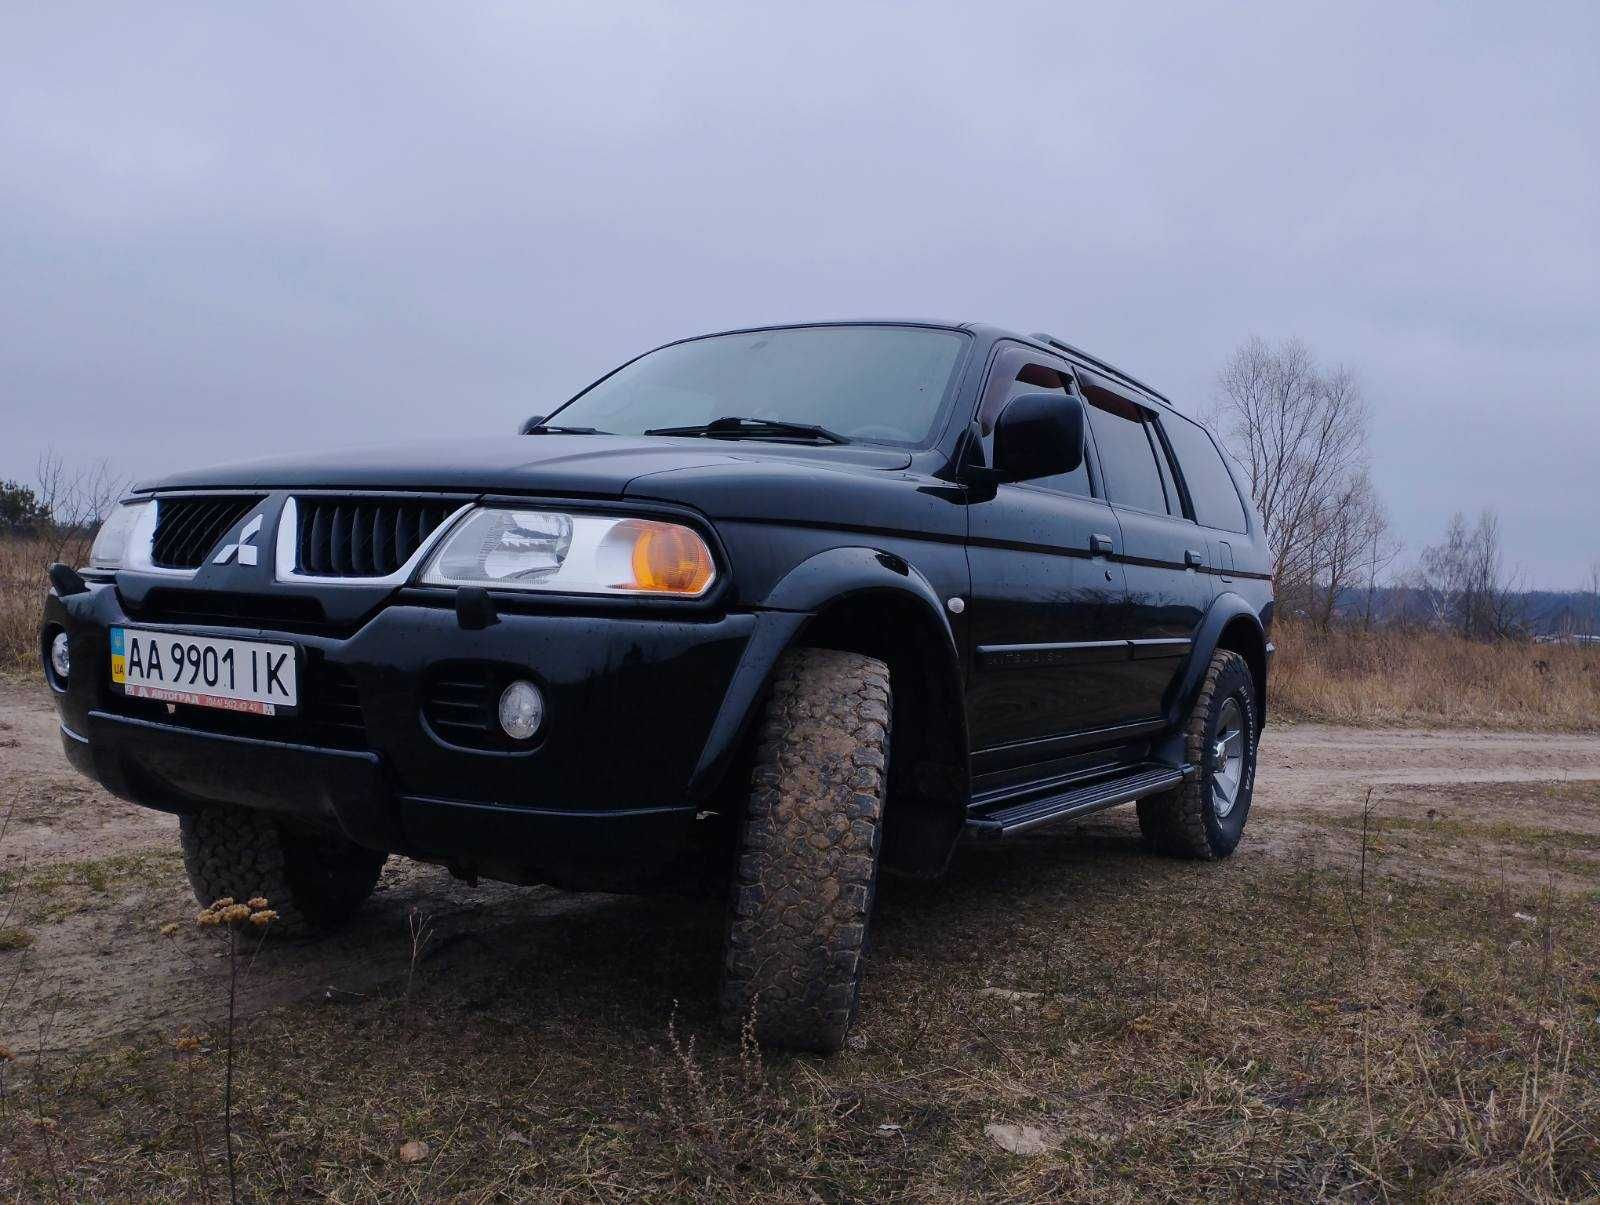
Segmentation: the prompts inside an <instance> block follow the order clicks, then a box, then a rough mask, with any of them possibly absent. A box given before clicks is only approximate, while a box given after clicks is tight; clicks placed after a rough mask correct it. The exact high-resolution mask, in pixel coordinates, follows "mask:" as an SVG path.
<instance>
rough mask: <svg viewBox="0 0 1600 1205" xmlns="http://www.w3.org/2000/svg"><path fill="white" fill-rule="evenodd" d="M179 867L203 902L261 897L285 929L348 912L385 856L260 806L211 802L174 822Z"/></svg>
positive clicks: (372, 882)
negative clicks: (179, 846)
mask: <svg viewBox="0 0 1600 1205" xmlns="http://www.w3.org/2000/svg"><path fill="white" fill-rule="evenodd" d="M179 836H180V839H181V841H182V844H183V868H184V870H185V871H187V872H188V875H189V885H190V887H192V888H193V889H194V898H195V899H196V900H198V901H199V902H200V903H201V904H211V903H212V902H214V901H216V900H218V899H221V898H222V897H223V896H232V897H233V898H234V899H236V900H240V901H243V900H247V899H252V898H254V897H256V896H263V897H265V898H266V900H267V902H268V903H269V904H270V905H271V906H272V908H273V910H274V911H275V912H277V914H278V920H277V921H276V922H274V927H275V928H281V929H283V930H285V931H288V932H298V933H305V932H314V931H317V930H321V929H330V928H333V927H334V926H335V925H338V924H341V923H343V922H344V921H346V920H348V919H349V918H350V917H351V916H353V915H354V914H355V912H356V910H357V909H358V908H360V907H361V905H362V903H363V902H365V900H366V898H367V897H368V896H369V895H371V894H372V889H373V888H374V887H375V886H377V883H378V873H379V872H380V871H381V870H382V869H383V863H384V859H385V855H383V854H381V853H376V852H374V851H372V850H370V849H365V848H363V847H362V846H359V845H356V844H354V843H353V842H350V841H346V840H345V839H344V838H343V837H337V836H334V835H332V834H329V833H320V832H311V831H309V830H305V829H300V828H297V827H294V826H292V825H287V824H284V823H283V822H282V821H280V820H278V819H276V818H275V817H273V816H270V815H268V814H267V813H265V812H258V811H253V810H251V809H249V808H236V807H214V808H207V809H206V810H205V811H202V812H197V813H195V814H194V815H192V816H184V817H182V819H181V820H180V821H179Z"/></svg>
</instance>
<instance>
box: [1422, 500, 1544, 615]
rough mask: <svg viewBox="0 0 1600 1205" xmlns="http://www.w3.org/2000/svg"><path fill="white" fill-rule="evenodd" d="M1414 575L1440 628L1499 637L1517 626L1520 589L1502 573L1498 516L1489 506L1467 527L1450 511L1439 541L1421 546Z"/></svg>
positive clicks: (1463, 520) (1502, 562)
mask: <svg viewBox="0 0 1600 1205" xmlns="http://www.w3.org/2000/svg"><path fill="white" fill-rule="evenodd" d="M1415 577H1416V584H1417V587H1418V589H1419V590H1420V591H1421V592H1422V595H1423V597H1424V598H1425V599H1426V600H1427V602H1428V608H1429V612H1430V614H1431V615H1432V617H1433V621H1434V623H1435V624H1436V625H1437V626H1439V627H1446V628H1454V629H1455V630H1456V631H1458V632H1460V633H1461V634H1462V635H1463V636H1466V637H1468V638H1469V639H1474V640H1498V639H1501V638H1503V637H1506V636H1510V635H1513V634H1514V633H1515V632H1516V631H1517V630H1518V629H1519V628H1520V626H1521V620H1522V615H1521V606H1520V599H1519V593H1520V592H1519V591H1518V590H1517V588H1516V584H1515V583H1514V582H1513V581H1512V580H1510V578H1509V577H1508V576H1507V574H1506V572H1505V566H1504V558H1503V556H1502V554H1501V550H1500V517H1499V516H1498V515H1497V514H1495V512H1494V511H1492V510H1484V511H1483V512H1481V513H1480V514H1479V515H1478V521H1477V523H1476V524H1475V525H1474V526H1471V527H1469V526H1468V525H1467V519H1466V516H1465V515H1463V514H1462V513H1461V512H1460V511H1457V512H1456V513H1455V514H1454V515H1452V516H1451V517H1450V524H1449V526H1448V527H1446V528H1445V537H1444V539H1443V540H1442V541H1441V542H1440V543H1438V544H1430V545H1429V546H1428V547H1426V548H1424V549H1423V550H1422V556H1421V559H1420V560H1419V562H1418V565H1417V570H1416V574H1415Z"/></svg>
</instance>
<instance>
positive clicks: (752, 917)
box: [720, 649, 892, 1054]
mask: <svg viewBox="0 0 1600 1205" xmlns="http://www.w3.org/2000/svg"><path fill="white" fill-rule="evenodd" d="M891 706H892V704H891V695H890V690H889V667H888V666H886V665H885V664H884V663H883V662H882V661H878V660H876V659H874V658H872V657H864V656H861V655H860V654H857V653H843V652H837V651H834V650H832V649H800V650H797V651H795V652H792V653H789V654H787V655H786V656H785V657H784V659H783V660H782V661H781V662H780V663H779V665H778V669H777V671H776V680H775V682H774V684H773V688H772V695H771V698H770V700H769V701H768V703H767V707H766V713H765V715H764V716H763V718H762V721H761V728H760V731H759V734H758V737H757V746H756V752H755V765H754V769H753V771H752V774H751V790H750V798H749V801H748V804H747V806H746V810H745V815H744V819H743V828H742V832H741V835H740V840H739V847H738V853H737V860H736V862H735V866H734V874H733V890H732V899H731V901H730V903H729V908H728V941H727V947H726V953H725V957H724V961H723V976H722V991H721V997H720V1012H721V1017H722V1023H723V1027H724V1028H725V1029H727V1030H729V1031H730V1032H737V1031H738V1030H739V1029H740V1028H741V1027H742V1026H743V1025H744V1024H745V1023H746V1022H747V1020H749V1019H750V1018H751V1017H753V1018H754V1027H755V1034H756V1037H757V1039H758V1040H759V1041H761V1042H762V1043H763V1044H765V1045H769V1046H779V1047H784V1048H786V1049H790V1050H809V1051H816V1052H819V1053H823V1054H831V1053H833V1052H834V1051H837V1050H838V1049H840V1048H841V1047H842V1046H843V1045H844V1040H845V1035H846V1034H847V1033H848V1032H849V1029H850V1024H851V1022H852V1021H853V1020H854V1019H855V1013H856V1005H857V1002H858V1001H859V999H860V994H861V969H862V960H863V957H864V955H865V952H866V944H867V926H868V921H869V919H870V917H871V915H872V905H873V902H874V899H875V898H876V890H877V880H878V853H879V847H880V844H881V831H882V819H883V803H884V792H885V789H886V785H887V783H888V765H889V729H890V714H891Z"/></svg>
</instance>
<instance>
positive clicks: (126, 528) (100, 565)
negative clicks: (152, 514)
mask: <svg viewBox="0 0 1600 1205" xmlns="http://www.w3.org/2000/svg"><path fill="white" fill-rule="evenodd" d="M149 505H150V502H149V500H148V499H147V500H145V501H142V502H124V503H122V504H120V505H119V506H118V507H117V508H116V509H115V510H113V511H112V512H111V513H110V514H109V515H108V516H106V521H105V522H104V523H102V524H101V525H100V530H99V532H98V533H97V534H96V535H95V537H94V545H93V547H91V548H90V549H89V564H90V565H92V566H93V567H94V568H96V569H121V568H122V561H123V558H124V557H125V556H126V555H127V552H128V538H129V537H130V536H131V535H133V528H134V525H135V524H136V523H138V522H139V519H140V518H141V517H142V516H143V515H144V512H145V508H146V507H148V506H149Z"/></svg>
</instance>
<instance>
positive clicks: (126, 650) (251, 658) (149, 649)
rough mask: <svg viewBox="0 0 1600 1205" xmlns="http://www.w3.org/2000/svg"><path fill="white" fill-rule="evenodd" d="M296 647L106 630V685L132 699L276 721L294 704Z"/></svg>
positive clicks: (174, 634) (294, 705)
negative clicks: (108, 676) (108, 667)
mask: <svg viewBox="0 0 1600 1205" xmlns="http://www.w3.org/2000/svg"><path fill="white" fill-rule="evenodd" d="M298 668H299V667H298V665H297V664H296V657H295V646H294V645H292V644H268V643H266V642H264V641H259V640H219V639H216V638H214V637H211V636H185V635H182V634H179V633H173V632H149V631H143V630H141V629H139V628H112V629H111V682H112V685H113V686H116V687H119V688H120V689H121V690H122V692H123V693H124V694H126V695H127V696H128V697H129V698H133V699H156V700H159V701H160V702H163V703H188V704H190V705H191V706H194V707H216V708H220V709H221V710H223V711H244V712H249V713H251V714H253V715H277V714H279V713H280V712H283V711H286V710H293V709H294V708H295V707H296V706H297V705H298V703H299V691H298V685H297V678H298V674H297V672H296V671H297V670H298Z"/></svg>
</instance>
